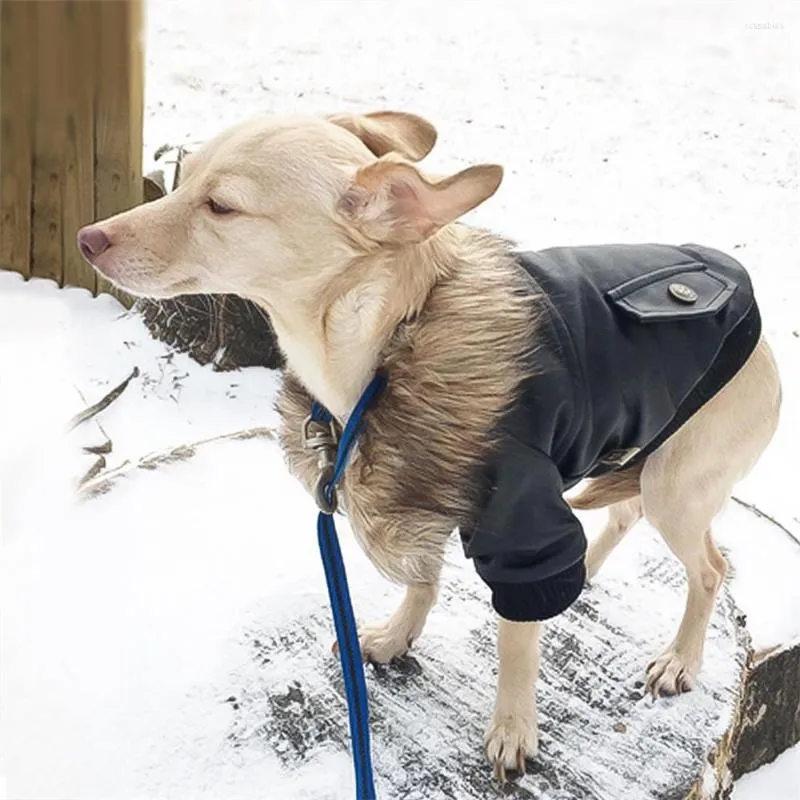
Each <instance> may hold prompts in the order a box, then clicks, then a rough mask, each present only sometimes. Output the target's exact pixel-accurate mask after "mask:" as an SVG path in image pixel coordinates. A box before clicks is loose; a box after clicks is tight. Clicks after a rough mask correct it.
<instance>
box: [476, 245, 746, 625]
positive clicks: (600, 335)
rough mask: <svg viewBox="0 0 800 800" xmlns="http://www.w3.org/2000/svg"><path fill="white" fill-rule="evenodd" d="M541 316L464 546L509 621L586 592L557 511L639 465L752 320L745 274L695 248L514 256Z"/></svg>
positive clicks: (740, 347)
mask: <svg viewBox="0 0 800 800" xmlns="http://www.w3.org/2000/svg"><path fill="white" fill-rule="evenodd" d="M518 261H519V264H520V267H521V269H524V270H525V272H526V273H527V275H528V276H529V278H530V287H531V291H533V292H535V293H536V294H537V295H539V297H540V299H541V302H540V303H539V304H538V305H539V314H540V317H539V319H538V320H537V322H536V326H535V334H534V336H535V342H534V343H533V344H534V347H533V350H532V356H531V358H530V368H531V377H529V378H527V379H526V380H525V381H524V382H523V385H522V386H521V387H520V391H519V395H518V397H517V400H516V402H515V403H514V404H513V406H512V407H511V409H510V410H509V411H508V412H507V414H506V415H504V417H503V419H502V422H501V424H500V426H499V430H498V444H497V446H496V448H495V449H494V450H493V452H492V455H491V456H490V458H489V459H488V460H487V462H486V464H485V465H484V469H483V472H482V474H481V476H480V481H481V486H482V488H483V491H482V497H483V499H482V501H481V502H480V504H479V507H478V511H477V513H476V515H475V518H474V519H473V520H472V521H471V522H470V523H469V524H467V525H465V526H462V527H461V529H460V534H461V537H462V541H463V544H464V549H465V553H466V555H467V556H468V557H469V558H471V559H473V561H474V564H475V567H476V569H477V572H478V574H479V575H480V576H481V578H482V579H483V580H484V581H485V582H486V583H487V584H488V585H489V587H490V588H491V590H492V603H493V605H494V607H495V610H496V611H497V612H498V613H499V614H500V615H501V616H502V617H504V618H506V619H509V620H516V621H532V620H543V619H548V618H550V617H553V616H555V615H556V614H559V613H561V612H562V611H564V610H565V609H566V608H567V607H568V606H569V605H571V604H572V603H573V602H574V601H575V600H576V599H577V597H578V595H579V594H580V592H581V589H582V588H583V585H584V582H585V577H586V575H585V568H584V556H585V552H586V537H585V535H584V532H583V528H582V526H581V524H580V522H579V521H578V519H577V518H576V517H575V515H574V514H573V513H572V510H571V509H570V507H569V505H568V504H567V503H566V501H565V500H564V498H563V492H565V491H566V490H568V489H569V488H571V487H572V486H574V485H575V484H576V483H578V482H579V481H580V480H581V479H583V478H585V477H596V476H598V475H600V474H602V473H604V472H607V471H608V470H611V469H620V468H624V467H625V466H630V465H632V464H633V463H635V461H637V460H641V459H643V458H645V457H646V456H647V455H648V454H649V453H651V452H652V451H653V450H655V449H656V447H658V446H659V445H660V444H661V443H662V442H663V441H665V440H666V439H667V438H668V437H669V436H670V435H671V434H672V433H673V432H674V431H676V430H677V429H678V428H679V427H680V426H681V425H682V424H683V423H684V422H685V421H686V420H687V419H689V417H691V416H692V414H694V412H696V411H697V410H698V409H699V408H700V407H701V406H702V405H703V404H704V403H705V402H707V401H708V400H709V399H710V398H711V397H713V396H714V395H715V394H716V393H717V392H718V391H719V390H720V389H721V388H722V387H723V386H724V385H725V384H726V383H727V382H728V381H729V380H730V379H731V378H732V377H733V376H734V375H735V374H736V372H738V370H739V369H740V368H741V367H742V365H743V364H744V363H745V361H746V360H747V358H748V356H749V355H750V353H751V352H752V351H753V349H754V348H755V346H756V344H757V342H758V339H759V337H760V333H761V320H760V316H759V313H758V307H757V306H756V303H755V300H754V298H753V290H752V286H751V283H750V279H749V277H748V275H747V272H746V271H745V269H744V267H742V265H741V264H739V263H738V262H737V261H736V260H734V259H733V258H730V257H729V256H726V255H725V254H723V253H720V252H718V251H716V250H712V249H710V248H706V247H700V246H698V245H684V246H681V247H670V246H666V245H656V244H646V245H603V246H591V247H569V248H566V247H565V248H554V249H549V250H543V251H541V252H536V253H520V254H518Z"/></svg>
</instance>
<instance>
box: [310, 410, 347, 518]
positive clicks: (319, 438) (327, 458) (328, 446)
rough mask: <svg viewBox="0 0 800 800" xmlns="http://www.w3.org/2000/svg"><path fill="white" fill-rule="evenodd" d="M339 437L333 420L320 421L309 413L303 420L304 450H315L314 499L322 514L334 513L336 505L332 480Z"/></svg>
mask: <svg viewBox="0 0 800 800" xmlns="http://www.w3.org/2000/svg"><path fill="white" fill-rule="evenodd" d="M338 445H339V437H338V436H337V435H336V427H335V426H334V423H333V420H331V421H330V422H322V421H320V420H317V419H313V418H312V417H311V416H310V415H309V416H307V417H306V418H305V421H304V422H303V447H304V448H305V449H306V450H315V451H316V453H317V467H318V468H319V471H320V475H319V480H317V485H316V486H315V487H314V499H315V500H316V502H317V508H319V510H320V511H321V512H322V513H323V514H328V515H331V514H335V513H336V509H337V507H338V505H339V504H338V501H337V498H336V487H335V486H332V485H331V481H333V472H334V465H335V464H336V451H337V448H338Z"/></svg>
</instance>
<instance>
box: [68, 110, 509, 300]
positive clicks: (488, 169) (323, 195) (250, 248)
mask: <svg viewBox="0 0 800 800" xmlns="http://www.w3.org/2000/svg"><path fill="white" fill-rule="evenodd" d="M435 141H436V131H435V129H434V128H433V127H432V126H431V125H430V124H429V123H428V122H426V121H425V120H423V119H421V118H420V117H417V116H414V115H412V114H403V113H396V112H378V113H374V114H367V115H363V116H358V115H337V116H332V117H327V118H324V119H315V118H309V119H306V118H292V119H277V120H276V119H259V120H254V121H251V122H247V123H243V124H240V125H238V126H236V127H234V128H232V129H231V130H229V131H226V132H225V133H223V134H221V135H219V136H218V137H216V138H215V139H213V140H212V141H210V142H209V143H208V144H207V145H205V146H204V147H203V148H202V149H200V150H198V151H197V152H195V153H193V154H192V155H191V156H189V157H188V158H187V159H186V160H185V161H184V163H183V168H182V182H181V184H180V186H179V187H178V188H177V189H176V190H175V191H174V192H172V193H171V194H169V195H167V196H166V197H164V198H162V199H160V200H156V201H154V202H152V203H147V204H145V205H142V206H138V207H136V208H133V209H131V210H130V211H126V212H124V213H122V214H118V215H117V216H115V217H112V218H110V219H107V220H104V221H102V222H98V223H95V224H93V225H89V226H87V227H85V228H82V229H81V230H80V232H79V234H78V246H79V248H80V250H81V252H82V253H83V255H84V257H85V258H86V260H87V261H88V262H89V263H90V264H92V265H93V266H94V267H95V268H96V269H97V270H98V272H100V273H101V274H102V275H103V276H105V277H106V278H108V279H109V280H110V281H111V282H112V283H114V284H116V285H117V286H118V287H120V288H121V289H124V290H125V291H127V292H129V293H131V294H133V295H139V296H148V297H156V298H167V297H172V296H175V295H179V294H206V293H208V294H212V293H230V294H239V295H242V296H244V297H250V298H253V299H258V300H261V301H262V302H264V303H265V304H266V305H267V306H268V307H270V306H278V307H280V306H281V304H285V303H286V302H289V303H292V301H299V300H302V299H303V298H305V299H306V300H307V301H312V302H313V299H314V296H315V294H316V289H317V287H318V286H319V285H320V282H321V283H322V284H323V285H324V284H325V283H326V282H328V281H330V280H332V279H333V278H334V277H335V276H336V275H337V274H339V273H341V272H342V271H344V270H346V268H347V266H348V264H350V263H352V261H353V259H354V258H356V257H358V256H359V255H360V254H363V253H364V252H370V251H371V250H375V249H377V248H380V247H404V246H408V245H413V244H414V243H418V242H420V241H422V240H424V239H425V238H427V237H429V236H431V235H432V234H433V233H435V232H436V231H437V230H438V229H440V228H441V227H443V226H445V225H447V224H448V223H450V222H452V221H453V220H455V219H456V218H457V217H459V216H460V215H462V214H464V213H465V212H467V211H469V210H470V209H471V208H474V207H475V206H477V205H478V204H479V203H481V202H482V201H483V200H485V199H486V198H488V197H489V196H491V195H492V194H493V193H494V192H495V190H496V189H497V187H498V186H499V184H500V181H501V178H502V170H501V169H500V167H496V166H478V167H472V168H470V169H467V170H465V171H463V172H461V173H459V174H457V175H454V176H452V177H450V178H447V179H445V180H443V181H439V182H436V183H434V182H431V181H430V180H428V179H426V178H425V177H423V175H422V174H421V173H420V172H419V170H418V169H417V168H416V167H415V166H414V164H413V163H412V162H415V161H418V160H420V159H421V158H423V157H424V156H425V155H427V153H428V152H429V151H430V149H431V148H432V147H433V145H434V142H435Z"/></svg>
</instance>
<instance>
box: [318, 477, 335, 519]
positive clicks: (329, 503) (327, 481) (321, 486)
mask: <svg viewBox="0 0 800 800" xmlns="http://www.w3.org/2000/svg"><path fill="white" fill-rule="evenodd" d="M332 478H333V467H331V468H330V469H326V470H325V471H324V472H323V473H322V475H320V476H319V480H318V481H317V485H316V487H315V488H314V499H315V500H316V501H317V508H318V509H319V510H320V511H321V512H322V513H323V514H327V515H328V516H329V517H330V516H332V515H333V514H335V513H336V509H337V508H338V506H339V501H338V499H337V497H336V487H335V486H332V485H331V479H332ZM329 496H330V500H329V499H328V497H329Z"/></svg>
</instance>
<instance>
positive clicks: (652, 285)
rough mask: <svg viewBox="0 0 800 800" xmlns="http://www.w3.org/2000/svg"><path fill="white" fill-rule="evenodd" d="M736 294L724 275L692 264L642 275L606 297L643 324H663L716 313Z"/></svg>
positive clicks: (730, 282) (703, 266)
mask: <svg viewBox="0 0 800 800" xmlns="http://www.w3.org/2000/svg"><path fill="white" fill-rule="evenodd" d="M735 291H736V284H735V283H734V282H733V281H731V280H729V279H728V278H726V277H725V276H724V275H720V274H719V273H717V272H714V270H712V269H709V268H708V267H707V266H706V265H705V264H700V263H698V262H690V263H687V264H677V265H675V266H671V267H665V268H664V269H659V270H656V271H655V272H648V273H647V274H646V275H639V276H638V277H636V278H633V279H632V280H629V281H625V283H621V284H620V285H619V286H615V287H614V288H613V289H609V290H608V291H607V292H606V297H607V298H608V299H609V300H610V301H611V302H612V303H613V304H614V305H615V306H616V307H617V308H619V309H620V310H622V311H624V312H625V313H626V314H629V315H630V316H632V317H635V318H636V319H638V320H639V321H640V322H663V321H668V320H681V319H692V318H695V317H708V316H711V315H712V314H716V313H717V312H718V311H719V310H720V309H722V308H724V307H725V306H726V304H727V303H728V300H730V298H731V295H732V294H733V293H734V292H735Z"/></svg>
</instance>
